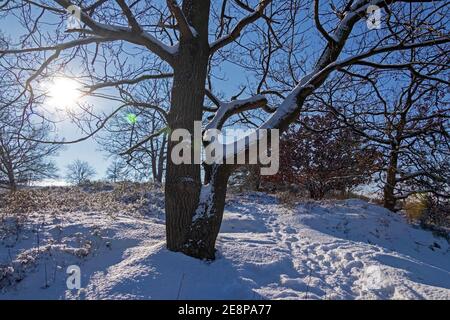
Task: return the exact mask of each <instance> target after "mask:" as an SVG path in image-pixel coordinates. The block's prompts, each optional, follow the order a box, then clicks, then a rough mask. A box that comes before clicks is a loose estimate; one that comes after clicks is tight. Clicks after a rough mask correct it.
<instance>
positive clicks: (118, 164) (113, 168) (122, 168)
mask: <svg viewBox="0 0 450 320" xmlns="http://www.w3.org/2000/svg"><path fill="white" fill-rule="evenodd" d="M128 177H129V170H128V168H127V164H126V163H125V162H124V161H123V160H122V159H120V158H117V159H114V160H113V161H112V162H111V164H110V165H109V166H108V168H107V169H106V179H108V180H109V181H111V182H114V183H116V182H119V181H124V180H127V179H128Z"/></svg>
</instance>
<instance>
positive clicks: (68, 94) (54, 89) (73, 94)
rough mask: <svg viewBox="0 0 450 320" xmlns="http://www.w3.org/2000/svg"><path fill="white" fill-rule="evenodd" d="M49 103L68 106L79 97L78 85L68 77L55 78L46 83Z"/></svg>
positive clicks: (60, 106)
mask: <svg viewBox="0 0 450 320" xmlns="http://www.w3.org/2000/svg"><path fill="white" fill-rule="evenodd" d="M48 96H49V104H50V105H51V106H54V107H56V108H70V107H73V106H74V105H76V104H77V102H78V100H79V99H80V97H81V91H80V85H79V84H78V82H76V81H75V80H72V79H69V78H55V79H54V80H53V81H52V82H51V83H50V84H49V85H48Z"/></svg>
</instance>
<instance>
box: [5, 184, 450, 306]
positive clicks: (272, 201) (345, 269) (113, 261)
mask: <svg viewBox="0 0 450 320" xmlns="http://www.w3.org/2000/svg"><path fill="white" fill-rule="evenodd" d="M149 201H150V208H151V210H149V211H146V212H145V213H142V214H131V213H127V212H126V211H124V212H122V213H118V214H109V213H105V212H102V211H95V210H94V211H92V210H77V211H73V212H70V211H69V212H67V210H64V211H61V212H59V211H58V210H56V211H55V210H53V211H52V212H47V213H39V214H38V213H36V214H32V215H28V216H27V219H26V221H24V222H23V225H22V226H20V227H17V221H16V220H14V218H12V217H7V216H6V217H3V222H2V223H3V236H4V237H3V241H2V244H1V246H0V263H1V264H2V266H1V267H0V286H1V287H2V289H1V293H0V299H22V298H25V299H48V298H50V299H365V298H368V299H450V246H449V243H448V242H447V241H446V240H445V239H442V238H438V237H435V236H434V235H433V234H432V233H430V232H428V231H424V230H421V229H419V228H416V227H413V226H411V225H409V224H407V223H406V222H405V221H404V219H403V218H402V217H400V216H399V215H396V214H394V213H391V212H389V211H387V210H385V209H383V208H380V207H378V206H376V205H372V204H368V203H366V202H364V201H361V200H345V201H334V202H331V201H325V202H308V203H302V204H299V205H298V206H297V207H295V208H287V207H285V206H283V205H282V204H280V203H279V202H278V200H277V199H276V198H275V197H273V196H268V195H264V194H260V193H253V194H248V195H242V196H230V199H229V200H228V203H227V207H226V213H225V216H224V221H223V225H222V229H221V234H220V236H219V240H218V255H217V256H218V258H217V260H216V261H214V262H211V263H209V262H203V261H198V260H195V259H192V258H189V257H187V256H184V255H182V254H179V253H173V252H169V251H167V250H166V249H165V245H164V233H165V230H164V216H163V210H162V209H163V202H162V195H161V193H160V192H159V193H152V194H151V197H150V200H149ZM146 205H147V206H148V204H146ZM8 226H11V228H10V229H8ZM12 228H16V229H15V231H16V232H12V231H11V229H12ZM8 230H9V231H8ZM6 231H8V232H9V233H8V234H7V232H6ZM13 234H14V237H15V238H13V236H12V235H13ZM69 265H78V266H79V267H80V270H81V286H82V289H81V290H79V291H76V290H68V289H67V287H66V279H67V274H66V268H67V266H69Z"/></svg>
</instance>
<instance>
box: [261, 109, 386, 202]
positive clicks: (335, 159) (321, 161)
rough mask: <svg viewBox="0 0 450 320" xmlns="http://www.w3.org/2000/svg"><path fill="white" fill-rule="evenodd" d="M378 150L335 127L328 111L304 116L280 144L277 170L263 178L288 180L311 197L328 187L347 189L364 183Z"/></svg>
mask: <svg viewBox="0 0 450 320" xmlns="http://www.w3.org/2000/svg"><path fill="white" fill-rule="evenodd" d="M378 160H379V153H378V152H377V151H376V150H375V149H374V148H372V147H370V146H368V145H366V144H365V142H364V140H363V139H362V138H361V137H360V136H358V135H357V134H355V133H353V132H352V130H351V129H349V128H345V127H344V128H342V127H339V124H338V122H337V121H336V120H335V119H334V117H333V116H332V115H331V114H329V113H328V114H325V115H315V116H312V117H305V118H304V119H303V120H301V126H300V127H298V126H297V127H294V128H292V129H290V130H289V131H288V132H287V133H286V134H285V135H284V136H283V137H282V139H281V143H280V170H279V172H278V174H277V175H274V176H268V177H265V178H264V179H266V181H271V182H279V183H285V182H288V183H292V184H297V185H300V186H301V187H303V188H305V189H306V190H308V192H309V194H310V197H311V198H313V199H321V198H323V197H324V196H325V195H326V194H327V193H328V192H329V191H331V190H341V191H348V190H349V189H352V188H354V187H355V186H358V185H360V184H362V183H365V182H368V181H369V180H370V179H371V176H372V174H373V173H374V172H375V170H376V168H377V166H378Z"/></svg>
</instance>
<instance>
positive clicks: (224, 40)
mask: <svg viewBox="0 0 450 320" xmlns="http://www.w3.org/2000/svg"><path fill="white" fill-rule="evenodd" d="M271 1H272V0H260V2H259V5H258V8H257V9H256V10H255V11H253V12H252V13H251V14H249V15H248V16H246V17H245V18H243V19H241V20H240V21H239V22H238V23H237V24H236V26H235V27H234V28H233V30H232V31H231V32H230V33H229V34H227V35H225V36H223V37H221V38H219V39H217V40H216V41H214V42H213V43H211V44H210V45H209V47H210V52H211V54H213V53H214V52H216V51H217V50H219V49H220V48H222V47H224V46H226V45H227V44H230V43H231V42H233V41H235V40H236V39H237V38H238V37H239V36H240V35H241V31H242V30H243V29H244V28H245V27H246V26H248V25H249V24H251V23H253V22H255V21H256V20H258V19H259V18H261V17H262V16H263V13H264V9H265V8H266V7H267V5H268V4H269V3H270V2H271Z"/></svg>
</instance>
